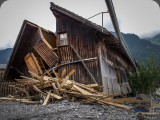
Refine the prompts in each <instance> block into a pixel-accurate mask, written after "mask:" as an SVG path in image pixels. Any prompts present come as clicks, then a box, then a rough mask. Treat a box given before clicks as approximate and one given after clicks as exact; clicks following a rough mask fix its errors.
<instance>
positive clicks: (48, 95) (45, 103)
mask: <svg viewBox="0 0 160 120" xmlns="http://www.w3.org/2000/svg"><path fill="white" fill-rule="evenodd" d="M50 95H51V90H50V91H49V92H48V94H47V97H46V99H45V100H44V103H43V106H44V105H47V103H48V100H49V98H50Z"/></svg>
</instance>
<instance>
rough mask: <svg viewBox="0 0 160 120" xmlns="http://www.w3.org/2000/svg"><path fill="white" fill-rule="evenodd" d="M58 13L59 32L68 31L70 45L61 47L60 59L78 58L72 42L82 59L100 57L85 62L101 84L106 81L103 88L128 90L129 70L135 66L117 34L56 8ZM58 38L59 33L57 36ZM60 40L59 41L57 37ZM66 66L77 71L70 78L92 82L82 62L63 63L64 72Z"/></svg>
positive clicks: (117, 91) (123, 91)
mask: <svg viewBox="0 0 160 120" xmlns="http://www.w3.org/2000/svg"><path fill="white" fill-rule="evenodd" d="M54 14H55V16H56V20H57V24H56V28H57V29H56V32H57V33H62V32H67V36H68V44H69V45H68V46H60V47H58V53H59V54H58V55H59V57H60V62H61V63H65V62H71V61H76V60H78V58H77V56H76V55H75V54H74V52H73V50H72V49H71V48H70V45H73V46H74V48H75V49H76V50H77V52H78V53H79V55H80V56H81V58H82V59H85V58H92V57H97V60H95V61H92V62H87V63H86V65H87V67H88V68H89V70H90V71H91V73H92V74H93V76H94V77H95V79H96V81H97V82H98V83H99V84H103V87H104V88H103V91H104V92H106V93H109V94H114V93H117V94H126V93H129V92H130V91H131V90H130V87H129V85H128V79H127V75H126V73H127V71H132V69H133V68H134V67H133V65H132V64H131V62H130V60H129V59H128V58H127V56H126V54H125V53H123V52H122V51H124V50H122V49H123V48H122V47H121V46H120V43H118V41H114V40H115V37H114V36H113V35H111V34H108V35H107V34H103V32H99V31H97V30H96V29H94V28H92V27H89V26H87V25H86V24H85V21H84V23H81V22H78V21H77V20H74V19H73V18H70V17H69V16H66V15H64V14H62V13H58V12H55V11H54ZM57 38H58V37H57ZM57 43H58V44H59V43H60V41H59V39H57ZM64 68H67V70H68V72H69V71H70V70H71V69H76V73H75V75H74V76H72V78H71V79H75V80H76V81H78V82H82V83H93V81H92V79H91V78H90V76H89V75H88V73H87V72H86V70H85V69H84V67H83V66H82V63H76V64H71V65H67V66H63V67H61V68H60V69H59V72H61V71H62V70H63V69H64Z"/></svg>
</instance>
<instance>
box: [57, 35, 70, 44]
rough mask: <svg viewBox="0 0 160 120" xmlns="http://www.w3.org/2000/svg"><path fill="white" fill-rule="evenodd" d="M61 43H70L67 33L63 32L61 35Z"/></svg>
mask: <svg viewBox="0 0 160 120" xmlns="http://www.w3.org/2000/svg"><path fill="white" fill-rule="evenodd" d="M59 40H60V45H68V37H67V33H62V34H60V35H59Z"/></svg>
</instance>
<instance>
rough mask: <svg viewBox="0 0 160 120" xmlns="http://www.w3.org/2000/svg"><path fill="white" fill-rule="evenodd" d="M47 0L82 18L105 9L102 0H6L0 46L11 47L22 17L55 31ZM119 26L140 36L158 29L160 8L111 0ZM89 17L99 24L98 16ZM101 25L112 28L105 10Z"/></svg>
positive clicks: (148, 0) (0, 13)
mask: <svg viewBox="0 0 160 120" xmlns="http://www.w3.org/2000/svg"><path fill="white" fill-rule="evenodd" d="M50 2H54V3H55V4H57V5H59V6H62V7H64V8H66V9H68V10H70V11H72V12H74V13H76V14H78V15H80V16H82V17H84V18H89V17H91V16H92V15H95V14H97V13H99V12H105V11H107V7H106V5H105V2H104V0H8V1H6V2H4V3H3V4H2V6H1V8H0V49H4V48H7V47H13V45H14V43H15V40H16V38H17V36H18V33H19V31H20V27H21V25H22V22H23V20H24V19H27V20H29V21H31V22H33V23H36V24H37V25H39V26H41V27H44V28H46V29H48V30H51V31H53V32H55V29H56V28H55V26H56V21H55V18H54V15H53V14H52V12H51V11H50V9H49V8H50ZM113 4H114V7H115V10H116V14H117V18H118V21H119V25H120V29H121V31H122V32H124V33H135V34H137V35H138V36H140V37H152V36H154V35H156V34H157V33H160V8H159V6H158V4H157V3H155V2H154V1H152V0H113ZM90 20H91V21H93V22H95V23H97V24H99V25H101V16H100V15H99V16H97V17H95V18H93V19H90ZM104 25H105V27H106V28H107V29H108V30H111V31H113V27H112V24H111V20H110V17H109V15H108V14H106V15H105V16H104Z"/></svg>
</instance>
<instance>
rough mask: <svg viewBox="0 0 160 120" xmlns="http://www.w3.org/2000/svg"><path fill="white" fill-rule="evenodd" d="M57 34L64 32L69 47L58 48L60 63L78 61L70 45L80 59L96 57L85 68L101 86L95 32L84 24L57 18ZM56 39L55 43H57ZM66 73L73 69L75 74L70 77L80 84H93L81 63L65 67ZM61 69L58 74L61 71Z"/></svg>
mask: <svg viewBox="0 0 160 120" xmlns="http://www.w3.org/2000/svg"><path fill="white" fill-rule="evenodd" d="M56 31H57V33H59V32H63V31H66V32H67V35H68V43H69V46H60V47H58V52H59V54H58V55H59V57H60V62H61V63H65V62H71V61H76V60H79V59H78V57H77V56H76V54H74V52H73V50H72V48H71V47H70V44H72V45H73V46H74V48H75V49H76V51H77V52H78V53H79V55H80V56H81V58H82V59H86V58H93V57H97V60H94V61H88V62H86V63H85V64H86V66H87V67H88V68H89V70H90V72H91V73H92V74H93V76H94V78H95V79H96V81H97V82H98V83H99V84H101V80H100V79H101V75H100V68H99V64H98V52H97V51H98V50H97V49H98V40H97V39H98V38H97V35H96V30H95V31H93V30H92V29H91V28H89V27H87V26H86V25H85V24H82V23H79V22H75V21H74V20H73V19H70V18H68V17H65V16H64V15H63V17H62V16H61V17H57V24H56ZM58 40H59V39H57V43H59V41H58ZM65 67H67V70H68V72H69V71H70V70H71V69H75V70H76V73H75V74H74V76H73V77H72V79H75V80H76V81H78V82H81V83H94V82H93V80H92V79H91V77H90V76H89V75H88V73H87V71H86V69H85V68H84V67H83V66H82V63H81V62H79V63H76V64H72V65H67V66H65ZM65 67H61V68H60V69H59V72H61V71H62V70H63V68H65Z"/></svg>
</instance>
